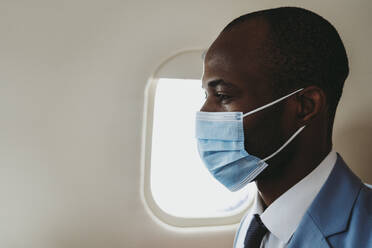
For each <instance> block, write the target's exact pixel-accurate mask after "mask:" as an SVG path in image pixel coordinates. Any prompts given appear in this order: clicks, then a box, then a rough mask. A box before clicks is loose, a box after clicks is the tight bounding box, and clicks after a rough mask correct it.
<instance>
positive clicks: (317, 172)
mask: <svg viewBox="0 0 372 248" xmlns="http://www.w3.org/2000/svg"><path fill="white" fill-rule="evenodd" d="M336 160H337V154H336V152H335V151H331V152H330V153H329V154H328V155H327V156H326V157H325V158H324V159H323V161H322V162H321V163H320V164H319V165H318V166H317V167H316V168H315V169H314V170H313V171H312V172H311V173H310V174H308V175H307V176H306V177H304V178H303V179H302V180H301V181H300V182H298V183H297V184H295V185H294V186H293V187H292V188H290V189H289V190H288V191H286V192H285V193H284V194H282V195H281V196H280V197H279V198H278V199H276V200H275V201H274V202H273V203H272V204H271V205H270V206H269V207H268V208H267V209H266V210H265V211H264V212H263V213H262V209H263V203H262V199H260V198H261V197H260V196H259V194H258V197H257V199H256V212H257V213H262V214H261V216H260V217H261V220H262V222H263V223H264V224H265V226H266V227H267V229H268V230H269V231H270V232H271V233H272V234H273V235H275V236H276V237H277V238H279V239H280V240H281V241H282V242H284V243H288V241H289V239H290V238H291V237H292V235H293V233H294V232H295V231H296V229H297V226H298V225H299V223H300V221H301V219H302V216H303V215H304V214H305V212H306V210H307V209H308V208H309V206H310V204H311V202H312V201H313V200H314V198H315V196H316V195H317V194H318V193H319V191H320V188H321V187H322V186H323V184H324V183H325V181H326V180H327V178H328V176H329V174H330V173H331V170H332V168H333V166H334V165H335V163H336Z"/></svg>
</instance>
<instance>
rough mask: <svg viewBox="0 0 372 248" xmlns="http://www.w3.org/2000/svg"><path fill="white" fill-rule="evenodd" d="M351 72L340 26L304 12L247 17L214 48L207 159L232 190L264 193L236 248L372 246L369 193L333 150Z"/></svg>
mask: <svg viewBox="0 0 372 248" xmlns="http://www.w3.org/2000/svg"><path fill="white" fill-rule="evenodd" d="M348 72H349V69H348V59H347V55H346V52H345V48H344V46H343V44H342V41H341V39H340V37H339V35H338V33H337V31H336V30H335V28H334V27H333V26H332V25H331V24H330V23H329V22H328V21H326V20H325V19H324V18H322V17H320V16H318V15H317V14H315V13H313V12H310V11H308V10H304V9H301V8H294V7H285V8H277V9H269V10H263V11H258V12H254V13H250V14H247V15H244V16H241V17H239V18H237V19H235V20H234V21H232V22H231V23H230V24H229V25H228V26H227V27H226V28H225V29H224V30H223V31H222V32H221V33H220V35H219V36H218V38H217V39H216V40H215V41H214V42H213V44H212V45H211V46H210V48H209V49H208V51H207V53H206V55H205V61H204V74H203V88H204V89H205V91H206V101H205V104H204V105H203V107H202V109H201V112H199V113H198V115H197V130H196V132H197V138H198V147H199V152H200V155H201V157H202V159H203V161H204V163H205V164H206V166H207V167H208V169H209V170H210V172H211V173H212V174H213V175H214V176H215V177H216V178H217V180H219V181H220V182H221V183H222V184H224V185H225V186H226V187H228V188H229V189H230V190H232V191H235V190H238V189H240V188H242V187H244V186H245V185H246V184H247V183H248V182H251V181H255V182H256V184H257V188H258V191H259V193H258V195H257V199H256V203H255V207H254V208H253V209H251V210H250V212H249V213H247V215H246V216H245V217H244V218H243V220H242V222H241V223H240V226H239V229H238V231H237V234H236V237H235V242H234V247H236V248H243V247H247V248H253V247H257V248H258V247H270V248H272V247H337V248H339V247H372V192H371V190H370V189H369V188H368V187H366V186H365V185H364V184H363V183H361V181H360V180H359V178H357V177H356V176H355V175H354V174H353V173H352V172H351V171H350V170H349V169H348V167H347V166H346V164H345V163H344V161H343V160H342V158H341V156H340V155H338V154H336V152H335V151H333V150H332V127H333V121H334V117H335V113H336V107H337V104H338V101H339V99H340V97H341V93H342V89H343V84H344V81H345V79H346V77H347V75H348ZM243 136H244V137H243Z"/></svg>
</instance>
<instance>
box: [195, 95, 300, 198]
mask: <svg viewBox="0 0 372 248" xmlns="http://www.w3.org/2000/svg"><path fill="white" fill-rule="evenodd" d="M301 90H303V89H299V90H297V91H295V92H292V93H291V94H288V95H286V96H284V97H282V98H280V99H278V100H276V101H274V102H271V103H269V104H266V105H264V106H262V107H259V108H257V109H255V110H252V111H250V112H248V113H245V114H243V113H242V112H197V113H196V138H197V141H198V151H199V155H200V157H201V159H202V161H203V162H204V164H205V166H206V167H207V169H208V170H209V172H210V173H211V174H212V175H213V176H214V177H215V178H216V179H217V180H218V181H219V182H220V183H222V184H223V185H224V186H225V187H226V188H228V189H229V190H230V191H237V190H239V189H241V188H243V187H244V186H245V185H246V184H248V183H250V182H252V181H253V180H254V179H255V178H256V177H257V176H258V175H259V174H260V173H261V172H262V171H263V170H264V169H265V168H266V167H267V166H268V164H267V163H266V162H265V161H267V160H269V159H270V158H272V157H274V156H275V155H276V154H277V153H279V152H280V151H281V150H282V149H283V148H284V147H286V146H287V145H288V144H289V143H290V142H291V141H292V140H293V139H294V138H295V137H296V136H297V135H298V134H299V133H300V132H301V131H302V130H303V129H304V128H305V126H303V127H301V128H299V129H298V130H297V131H296V132H295V133H294V134H293V135H292V136H291V137H290V138H289V139H288V141H287V142H285V143H284V144H283V145H282V146H281V147H280V148H279V149H278V150H276V151H275V152H274V153H273V154H271V155H270V156H268V157H266V158H264V159H260V158H258V157H255V156H253V155H250V154H249V153H248V152H246V150H245V148H244V129H243V118H244V117H246V116H248V115H251V114H253V113H256V112H258V111H260V110H263V109H265V108H267V107H269V106H271V105H273V104H276V103H278V102H280V101H282V100H284V99H286V98H288V97H290V96H291V95H293V94H296V93H297V92H299V91H301Z"/></svg>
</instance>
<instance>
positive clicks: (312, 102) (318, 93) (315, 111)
mask: <svg viewBox="0 0 372 248" xmlns="http://www.w3.org/2000/svg"><path fill="white" fill-rule="evenodd" d="M297 101H298V103H299V104H298V105H297V116H298V118H299V119H300V121H301V122H302V124H303V125H307V124H309V123H310V122H311V121H312V120H313V119H315V118H316V117H318V116H320V115H322V114H323V113H324V112H325V111H326V109H327V99H326V95H325V93H324V91H323V90H322V89H321V88H319V87H317V86H309V87H306V88H305V89H303V90H302V91H301V92H299V93H298V94H297Z"/></svg>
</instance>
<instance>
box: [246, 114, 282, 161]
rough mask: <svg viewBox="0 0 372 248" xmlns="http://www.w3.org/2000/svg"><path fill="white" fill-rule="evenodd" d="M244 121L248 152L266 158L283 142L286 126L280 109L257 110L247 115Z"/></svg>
mask: <svg viewBox="0 0 372 248" xmlns="http://www.w3.org/2000/svg"><path fill="white" fill-rule="evenodd" d="M243 123H244V145H245V148H246V151H247V152H248V153H250V154H252V155H255V156H257V157H259V158H265V157H267V156H269V155H271V154H272V153H273V152H275V151H276V150H277V149H278V148H279V147H280V146H281V145H282V144H283V137H284V135H283V134H284V132H283V130H284V128H283V126H282V122H281V111H280V110H279V109H271V110H270V111H265V112H257V113H256V114H253V115H251V116H247V117H245V118H244V122H243ZM284 142H285V141H284Z"/></svg>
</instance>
